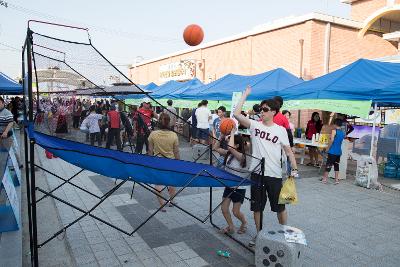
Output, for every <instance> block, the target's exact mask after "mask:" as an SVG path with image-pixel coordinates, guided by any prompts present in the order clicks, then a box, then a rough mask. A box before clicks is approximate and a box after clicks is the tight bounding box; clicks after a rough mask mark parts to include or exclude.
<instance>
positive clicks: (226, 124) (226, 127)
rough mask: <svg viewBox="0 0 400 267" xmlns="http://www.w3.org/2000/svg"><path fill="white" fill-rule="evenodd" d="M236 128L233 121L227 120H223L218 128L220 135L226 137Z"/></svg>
mask: <svg viewBox="0 0 400 267" xmlns="http://www.w3.org/2000/svg"><path fill="white" fill-rule="evenodd" d="M235 126H236V123H235V121H234V120H232V119H230V118H227V119H223V120H222V121H221V124H220V126H219V130H220V131H221V133H222V134H224V135H228V134H230V133H231V131H232V129H233V128H234V127H235Z"/></svg>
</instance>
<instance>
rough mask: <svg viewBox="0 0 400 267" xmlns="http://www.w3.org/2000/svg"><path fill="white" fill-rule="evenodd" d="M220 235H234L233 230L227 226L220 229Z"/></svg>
mask: <svg viewBox="0 0 400 267" xmlns="http://www.w3.org/2000/svg"><path fill="white" fill-rule="evenodd" d="M220 233H221V234H230V235H233V234H234V233H235V229H231V228H229V226H227V227H225V228H222V229H221V230H220Z"/></svg>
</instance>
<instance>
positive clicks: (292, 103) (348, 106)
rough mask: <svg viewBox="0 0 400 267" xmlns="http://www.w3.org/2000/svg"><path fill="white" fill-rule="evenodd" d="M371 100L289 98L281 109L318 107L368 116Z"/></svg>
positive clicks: (363, 116) (324, 109)
mask: <svg viewBox="0 0 400 267" xmlns="http://www.w3.org/2000/svg"><path fill="white" fill-rule="evenodd" d="M371 103H372V101H350V100H332V99H309V100H289V101H285V102H284V103H283V107H282V109H286V110H298V109H319V110H323V111H331V112H337V113H343V114H346V115H354V116H357V117H360V118H368V114H369V111H370V109H371Z"/></svg>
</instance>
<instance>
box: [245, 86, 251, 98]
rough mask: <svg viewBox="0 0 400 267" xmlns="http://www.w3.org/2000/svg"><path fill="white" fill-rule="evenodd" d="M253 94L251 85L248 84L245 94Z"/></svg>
mask: <svg viewBox="0 0 400 267" xmlns="http://www.w3.org/2000/svg"><path fill="white" fill-rule="evenodd" d="M250 94H251V86H250V85H248V86H247V87H246V90H244V92H243V95H245V96H246V97H247V96H249V95H250Z"/></svg>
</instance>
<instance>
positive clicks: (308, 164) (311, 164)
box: [306, 162, 314, 166]
mask: <svg viewBox="0 0 400 267" xmlns="http://www.w3.org/2000/svg"><path fill="white" fill-rule="evenodd" d="M306 166H314V164H313V163H311V162H309V163H307V164H306Z"/></svg>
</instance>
